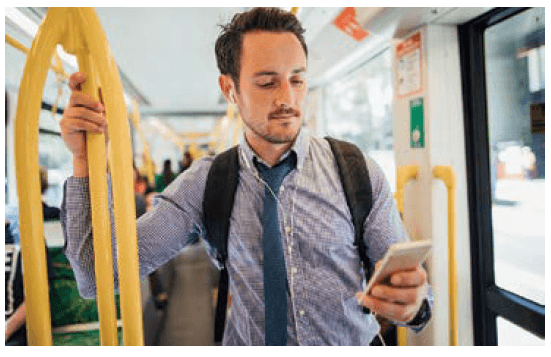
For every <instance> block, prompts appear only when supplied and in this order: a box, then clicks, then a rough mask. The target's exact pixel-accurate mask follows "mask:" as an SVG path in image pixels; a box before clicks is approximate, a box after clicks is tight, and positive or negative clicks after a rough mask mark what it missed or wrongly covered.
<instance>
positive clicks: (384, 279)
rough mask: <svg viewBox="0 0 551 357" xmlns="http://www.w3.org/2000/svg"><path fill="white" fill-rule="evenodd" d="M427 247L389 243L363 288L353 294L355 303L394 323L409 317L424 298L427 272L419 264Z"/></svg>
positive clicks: (405, 320) (426, 289)
mask: <svg viewBox="0 0 551 357" xmlns="http://www.w3.org/2000/svg"><path fill="white" fill-rule="evenodd" d="M393 248H394V249H393ZM429 250H430V243H427V242H415V243H402V244H399V245H396V246H393V247H392V248H391V249H389V252H388V253H387V255H385V257H384V258H383V259H381V260H380V261H379V262H377V264H376V265H375V272H374V273H373V276H372V278H371V279H370V281H369V283H368V285H367V287H366V290H365V291H364V292H359V293H357V298H358V302H359V303H361V304H362V305H363V306H365V307H367V308H368V309H370V310H371V311H372V312H373V313H375V314H377V315H379V316H382V317H385V318H387V319H390V320H392V321H395V322H399V323H408V322H410V321H411V320H413V318H414V317H415V315H416V314H417V312H418V311H419V309H420V308H421V305H422V303H423V300H424V299H425V298H426V297H427V291H428V286H427V273H426V271H425V269H423V267H422V266H421V263H422V262H423V260H424V259H425V258H426V255H427V254H428V251H429Z"/></svg>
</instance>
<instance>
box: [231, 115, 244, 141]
mask: <svg viewBox="0 0 551 357" xmlns="http://www.w3.org/2000/svg"><path fill="white" fill-rule="evenodd" d="M234 125H235V127H234V129H233V139H232V146H233V145H237V142H238V141H239V133H240V132H241V128H243V121H242V120H241V117H240V116H239V114H237V115H236V116H235V124H234Z"/></svg>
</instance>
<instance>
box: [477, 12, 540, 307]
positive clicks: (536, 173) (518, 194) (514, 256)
mask: <svg viewBox="0 0 551 357" xmlns="http://www.w3.org/2000/svg"><path fill="white" fill-rule="evenodd" d="M544 15H545V13H544V9H543V8H533V9H530V10H527V11H524V12H522V13H520V14H519V15H516V16H514V17H512V18H510V19H507V20H505V21H503V22H501V23H499V24H497V25H495V26H492V27H491V28H488V29H487V30H486V32H485V34H484V41H485V51H486V57H485V60H486V78H487V93H488V126H489V137H490V138H489V139H490V144H491V162H492V167H491V177H492V203H493V204H492V219H493V232H494V237H493V240H494V254H495V258H494V261H495V279H496V284H497V285H498V286H500V287H502V288H504V289H507V290H510V291H512V292H515V293H516V294H519V295H522V296H524V297H526V298H528V299H531V300H533V301H535V302H537V303H539V304H542V305H545V245H544V244H545V243H544V241H545V222H544V219H545V217H544V216H545V80H544V78H545V66H544V63H543V61H544V60H545V56H544V54H543V53H544V51H545V17H544Z"/></svg>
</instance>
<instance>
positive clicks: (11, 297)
mask: <svg viewBox="0 0 551 357" xmlns="http://www.w3.org/2000/svg"><path fill="white" fill-rule="evenodd" d="M8 217H9V218H8ZM18 221H19V219H18V216H17V214H16V213H14V212H13V211H12V212H11V213H10V214H9V215H6V219H5V236H4V238H5V247H4V248H5V249H4V252H5V265H6V271H5V281H4V282H5V290H4V292H5V310H4V311H5V333H6V340H5V341H6V346H26V345H27V344H28V343H27V328H26V319H27V307H26V302H25V294H24V292H23V270H22V263H21V248H20V244H19V232H18V230H17V229H16V227H18ZM46 265H47V274H48V281H49V282H51V281H52V280H53V279H54V277H55V273H54V268H53V264H52V261H51V259H50V256H49V254H48V249H46ZM48 285H50V284H48Z"/></svg>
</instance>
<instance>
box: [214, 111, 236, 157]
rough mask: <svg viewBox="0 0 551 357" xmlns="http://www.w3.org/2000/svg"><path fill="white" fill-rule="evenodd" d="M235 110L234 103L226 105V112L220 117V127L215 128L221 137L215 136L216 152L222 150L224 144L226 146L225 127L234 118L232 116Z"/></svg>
mask: <svg viewBox="0 0 551 357" xmlns="http://www.w3.org/2000/svg"><path fill="white" fill-rule="evenodd" d="M235 112H236V110H235V104H230V105H228V113H227V115H226V117H225V118H222V119H220V127H219V128H217V131H218V135H219V136H220V137H221V138H218V137H217V138H216V142H217V146H216V152H218V153H219V152H222V151H223V150H224V149H225V148H226V146H227V142H228V140H227V137H225V135H227V132H226V129H227V128H228V127H229V126H230V123H231V122H232V121H233V120H234V117H235V115H236V113H235Z"/></svg>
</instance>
